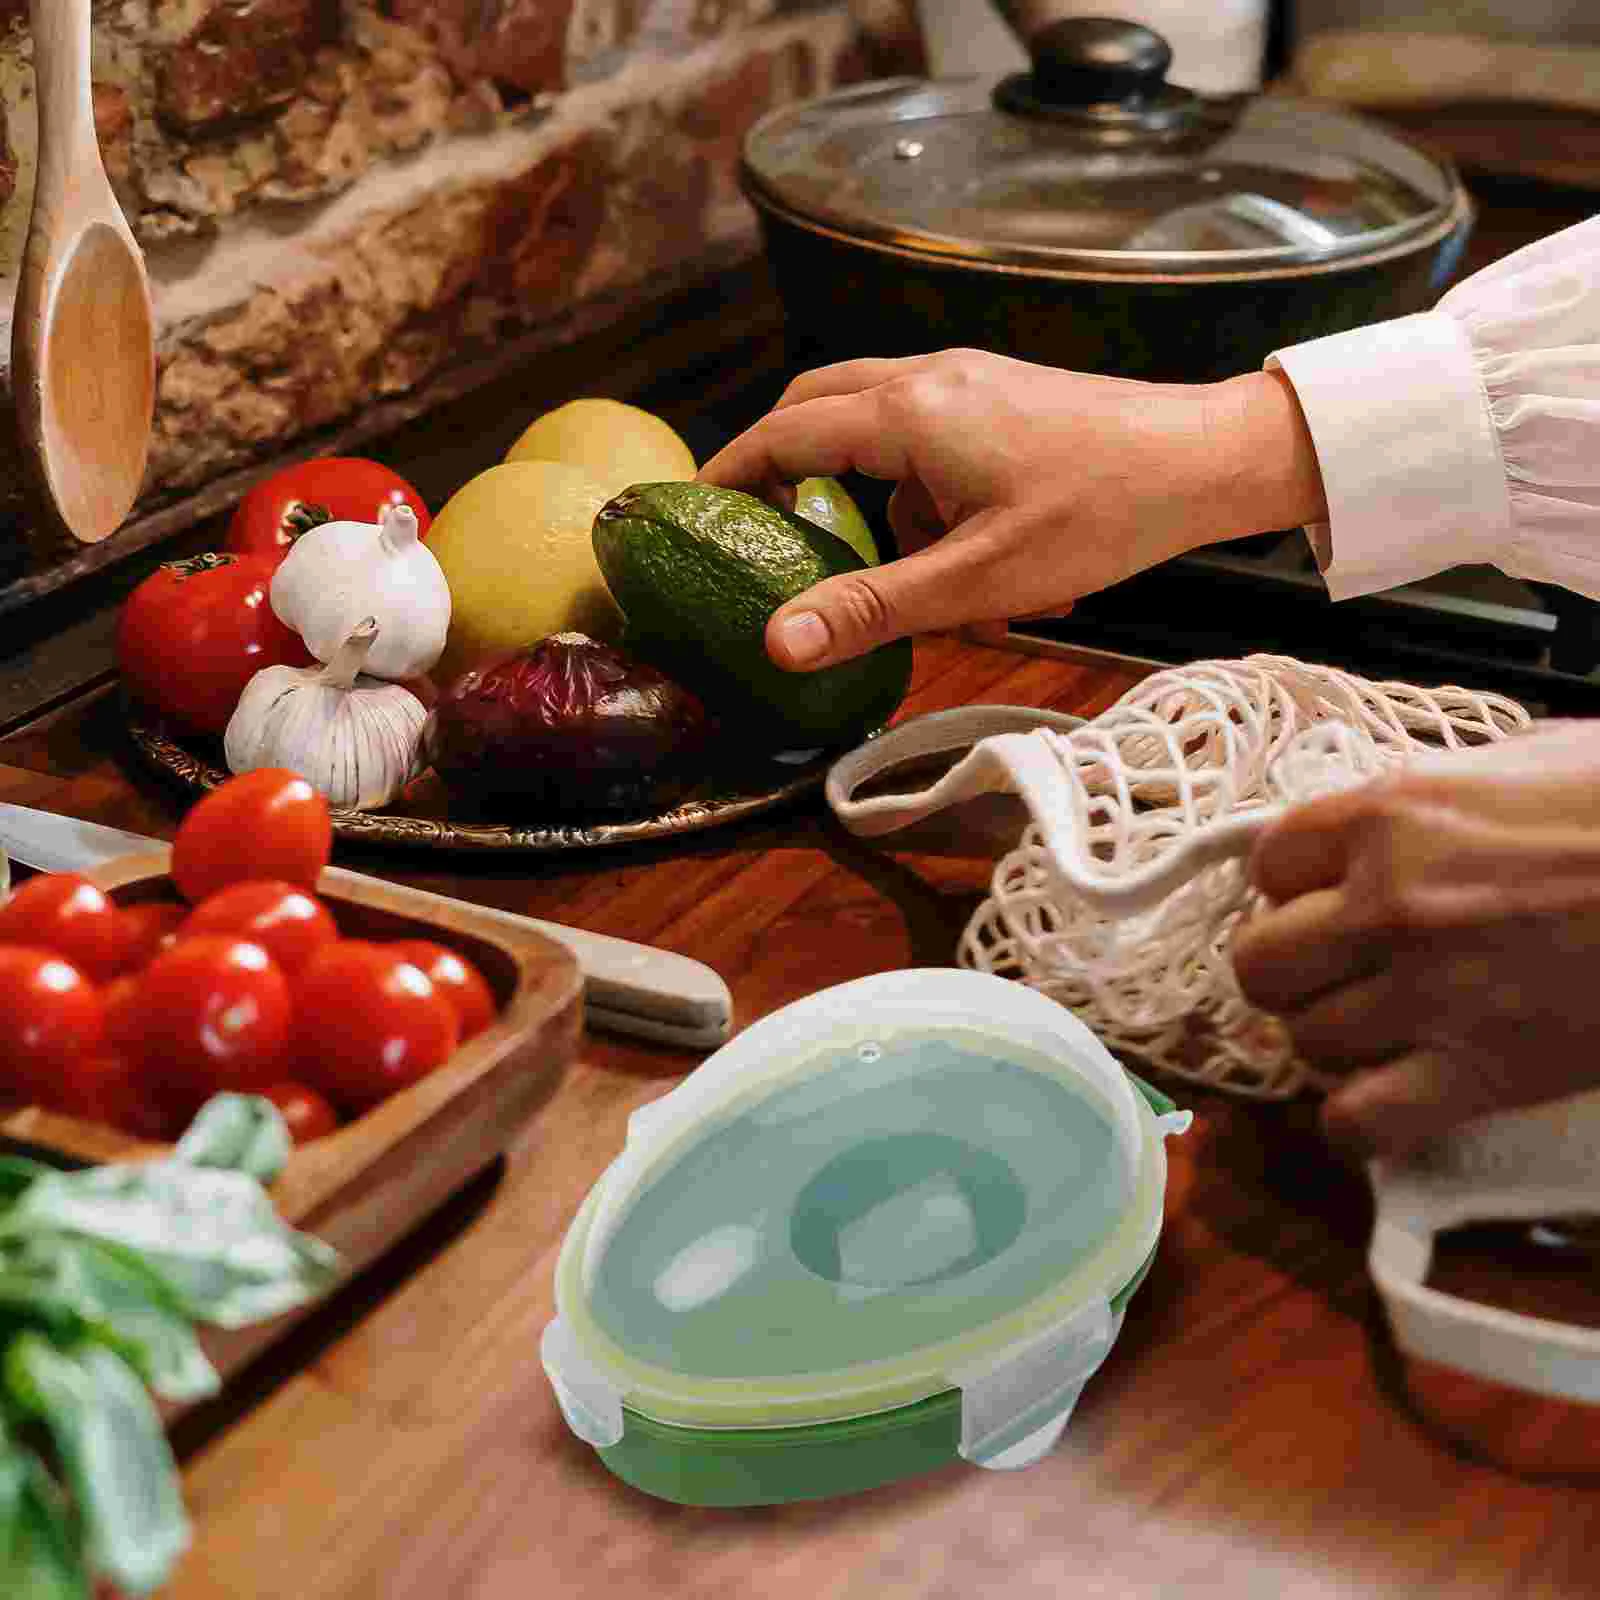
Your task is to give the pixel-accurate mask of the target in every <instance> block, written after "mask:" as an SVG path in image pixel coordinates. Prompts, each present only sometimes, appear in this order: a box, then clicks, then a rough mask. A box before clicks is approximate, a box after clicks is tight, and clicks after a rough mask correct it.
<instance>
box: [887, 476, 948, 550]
mask: <svg viewBox="0 0 1600 1600" xmlns="http://www.w3.org/2000/svg"><path fill="white" fill-rule="evenodd" d="M889 526H890V527H891V528H892V529H893V530H894V536H895V542H896V543H897V544H898V545H899V547H900V553H901V554H902V555H910V554H911V553H912V552H913V551H916V550H921V549H923V548H925V547H926V546H928V545H930V544H932V543H933V542H934V540H936V539H938V538H940V537H941V536H942V535H943V533H944V531H945V524H944V519H943V518H942V517H941V516H940V515H939V508H938V507H937V506H936V505H935V504H934V503H933V496H932V495H931V494H929V493H928V490H927V488H926V486H925V485H924V484H923V482H922V480H921V479H920V478H907V479H905V481H904V482H902V483H901V484H899V485H898V486H897V487H896V489H895V491H894V493H893V494H892V495H890V496H889Z"/></svg>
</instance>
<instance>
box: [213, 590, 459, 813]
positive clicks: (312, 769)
mask: <svg viewBox="0 0 1600 1600" xmlns="http://www.w3.org/2000/svg"><path fill="white" fill-rule="evenodd" d="M381 633H382V629H381V628H380V627H379V625H378V622H377V619H376V618H375V617H371V616H368V617H364V618H363V619H362V620H361V621H360V622H358V623H357V624H356V625H355V627H354V628H352V629H351V630H350V631H349V633H348V634H347V635H346V637H345V638H344V639H343V641H341V643H340V644H339V646H338V648H337V649H336V650H334V651H333V652H331V654H332V659H331V660H330V661H329V662H328V664H327V665H326V666H319V667H268V668H265V669H264V670H263V671H261V672H258V673H257V674H256V675H255V677H253V678H252V679H251V680H250V682H249V683H248V684H246V686H245V691H244V693H243V694H242V695H241V696H240V698H239V704H238V706H237V708H236V709H235V711H234V714H233V716H232V718H231V719H230V720H229V723H228V728H227V732H226V734H225V735H224V737H223V748H224V752H225V754H226V756H227V761H228V767H229V770H230V771H232V772H235V773H239V772H249V771H252V770H254V769H255V768H257V767H287V768H289V769H290V770H291V771H293V772H297V773H299V774H300V776H301V777H303V778H305V779H306V781H307V782H309V783H310V784H312V786H313V787H315V788H316V789H317V790H318V791H319V792H321V793H322V794H323V795H325V796H326V797H327V800H328V802H329V804H330V805H332V806H334V807H336V808H339V809H342V810H352V809H353V810H370V809H371V808H373V807H375V806H381V805H387V804H388V803H389V802H390V801H391V800H393V799H394V797H395V796H396V795H397V794H399V792H400V791H401V790H402V789H403V788H404V787H405V786H406V784H408V783H409V782H410V781H411V780H412V778H414V777H416V776H417V774H418V773H419V772H420V771H421V770H422V765H423V757H422V735H423V727H424V725H425V723H426V722H427V717H428V713H427V709H426V708H425V707H424V706H423V704H422V702H421V701H420V700H419V699H418V698H417V697H416V696H415V695H414V694H412V693H411V691H410V690H409V689H406V688H403V687H402V686H401V685H399V684H397V683H389V682H387V681H385V680H383V679H380V678H375V677H372V676H370V675H369V674H365V673H363V672H361V670H360V669H361V666H362V664H363V662H364V661H366V660H367V659H368V658H369V657H370V655H371V652H372V651H373V649H374V648H375V646H376V645H377V643H378V640H379V638H380V635H381Z"/></svg>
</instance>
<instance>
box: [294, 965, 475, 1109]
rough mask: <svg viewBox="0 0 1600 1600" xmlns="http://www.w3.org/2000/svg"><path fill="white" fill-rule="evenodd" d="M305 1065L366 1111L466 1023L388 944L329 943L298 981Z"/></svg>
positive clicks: (408, 1079) (314, 1079) (427, 1066)
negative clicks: (458, 1017) (461, 1020)
mask: <svg viewBox="0 0 1600 1600" xmlns="http://www.w3.org/2000/svg"><path fill="white" fill-rule="evenodd" d="M294 998H295V1035H296V1045H297V1059H298V1061H299V1065H300V1071H301V1072H302V1073H303V1074H304V1076H305V1077H306V1079H307V1081H308V1082H310V1083H311V1084H312V1085H313V1086H314V1087H316V1088H318V1089H321V1090H322V1091H323V1093H324V1094H326V1095H327V1096H328V1098H329V1099H330V1100H332V1101H333V1102H334V1104H335V1105H340V1106H344V1107H345V1108H347V1109H348V1110H351V1111H357V1112H359V1111H365V1110H366V1109H367V1108H368V1107H369V1106H374V1105H376V1104H377V1103H378V1102H379V1101H380V1100H384V1099H386V1098H387V1097H388V1096H389V1095H391V1094H393V1093H394V1092H395V1091H396V1090H398V1089H405V1088H409V1087H410V1085H412V1084H413V1083H416V1082H417V1081H418V1080H419V1079H421V1078H425V1077H426V1076H427V1075H428V1074H429V1073H430V1072H432V1071H433V1069H434V1068H435V1067H437V1066H439V1065H441V1064H442V1063H443V1062H444V1061H446V1060H448V1059H449V1057H450V1053H451V1052H452V1051H453V1050H454V1049H455V1047H456V1041H457V1038H458V1037H459V1034H460V1024H459V1023H457V1021H456V1013H455V1008H454V1007H453V1006H452V1005H451V1004H450V1002H449V1001H448V1000H447V999H445V997H444V995H442V994H441V993H440V992H439V990H438V989H436V988H435V987H434V985H433V982H432V980H431V979H430V978H429V977H428V976H427V974H426V973H424V972H423V971H421V970H420V969H419V968H418V967H416V966H414V965H413V964H412V963H411V962H409V961H407V960H406V959H405V958H404V957H403V956H400V955H396V954H395V953H394V951H393V950H391V949H388V948H387V947H386V946H384V945H380V944H369V943H367V942H366V941H365V940H361V939H340V940H339V941H338V942H337V943H335V944H327V945H324V946H323V947H322V948H321V949H320V950H319V951H318V952H317V953H316V954H315V955H314V956H313V957H312V958H311V960H310V961H309V962H307V963H306V967H305V970H304V971H303V972H302V973H301V974H300V979H299V982H298V983H297V984H296V985H295V993H294Z"/></svg>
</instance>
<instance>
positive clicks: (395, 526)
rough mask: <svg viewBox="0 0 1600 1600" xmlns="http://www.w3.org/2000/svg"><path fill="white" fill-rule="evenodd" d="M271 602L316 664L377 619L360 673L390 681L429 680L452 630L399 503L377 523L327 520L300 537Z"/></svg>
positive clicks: (439, 589) (433, 570)
mask: <svg viewBox="0 0 1600 1600" xmlns="http://www.w3.org/2000/svg"><path fill="white" fill-rule="evenodd" d="M270 603H271V605H272V609H273V612H274V614H275V615H276V616H277V617H278V618H279V620H280V621H282V622H283V623H284V624H285V625H286V626H288V627H291V628H293V629H294V630H295V631H296V632H297V633H298V634H299V635H300V637H301V638H302V639H303V640H304V641H305V645H306V648H307V649H308V650H309V651H310V652H311V654H312V655H313V656H315V657H316V658H317V660H318V661H322V662H328V661H331V660H332V659H333V656H334V655H335V653H336V652H337V651H338V649H339V648H340V646H341V645H342V644H343V643H344V642H345V641H346V640H347V639H348V638H349V637H350V634H351V631H352V630H353V629H354V628H355V627H356V626H357V625H358V623H359V622H360V620H361V619H362V618H364V617H367V616H371V617H373V618H375V620H376V622H377V624H378V628H379V637H378V638H377V639H376V640H375V641H374V644H373V647H372V649H371V652H370V654H369V655H368V657H367V660H366V664H365V671H366V672H367V673H368V675H369V676H372V677H375V678H382V679H385V680H387V681H391V682H394V681H399V680H402V679H406V678H419V677H422V676H424V675H425V674H427V673H428V672H429V671H430V670H431V669H432V668H433V667H434V666H435V665H436V664H437V662H438V660H439V657H440V656H441V655H442V654H443V652H444V644H445V638H446V636H447V635H448V633H449V630H450V586H449V584H448V583H447V582H446V581H445V576H444V572H443V570H442V569H441V568H440V566H439V563H438V561H437V560H436V559H435V558H434V555H433V553H432V551H430V550H429V549H428V547H427V546H426V545H425V544H423V543H422V540H421V537H420V530H419V528H418V525H417V518H416V513H415V512H413V511H412V509H411V508H410V506H404V505H402V506H391V507H389V508H388V509H387V510H386V511H385V512H384V515H383V520H382V521H381V522H379V523H366V522H325V523H323V524H322V525H321V526H319V527H315V528H312V529H310V530H309V531H308V532H306V533H303V534H302V535H301V536H300V537H299V538H298V539H297V540H296V541H295V542H294V544H293V545H292V546H291V547H290V550H289V553H288V555H287V556H285V557H284V559H283V561H282V562H281V563H280V564H279V566H278V569H277V571H276V572H275V573H274V574H273V579H272V587H271V591H270Z"/></svg>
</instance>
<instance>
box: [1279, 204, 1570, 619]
mask: <svg viewBox="0 0 1600 1600" xmlns="http://www.w3.org/2000/svg"><path fill="white" fill-rule="evenodd" d="M1267 364H1268V366H1276V367H1279V368H1281V369H1282V371H1283V372H1284V373H1285V374H1286V375H1287V376H1288V379H1289V381H1290V382H1291V383H1292V384H1293V385H1294V389H1295V393H1296V395H1297V396H1298V397H1299V401H1300V406H1301V409H1302V410H1303V411H1304V413H1305V417H1306V422H1307V425H1308V426H1309V428H1310V430H1311V437H1312V441H1313V443H1314V444H1315V446H1316V451H1317V459H1318V462H1319V463H1320V465H1321V468H1322V479H1323V485H1324V487H1325V489H1326V491H1327V498H1328V521H1327V523H1326V524H1323V525H1320V526H1318V527H1314V528H1311V529H1309V530H1308V531H1309V532H1310V534H1311V540H1312V545H1313V547H1314V548H1315V549H1316V551H1317V556H1318V560H1319V561H1320V563H1321V565H1322V569H1323V576H1324V577H1325V579H1326V580H1327V584H1328V589H1329V592H1330V593H1331V594H1332V595H1333V597H1334V599H1336V600H1339V599H1345V598H1347V597H1349V596H1351V595H1359V594H1369V593H1371V592H1372V591H1374V590H1377V589H1387V588H1392V587H1394V586H1395V585H1397V584H1402V583H1412V582H1415V581H1416V580H1418V579H1420V578H1426V577H1428V576H1430V575H1431V574H1433V573H1435V572H1440V571H1442V570H1443V569H1444V568H1446V567H1454V566H1462V565H1466V564H1469V563H1474V564H1475V563H1487V564H1492V565H1494V566H1497V567H1499V568H1500V569H1501V570H1502V571H1504V572H1508V573H1510V574H1511V575H1512V576H1513V577H1519V578H1529V579H1537V580H1541V581H1544V582H1547V583H1556V584H1561V585H1563V586H1565V587H1566V588H1568V589H1574V590H1577V591H1578V592H1579V593H1582V594H1586V595H1589V596H1591V597H1593V598H1596V599H1600V217H1595V218H1591V219H1590V220H1589V221H1588V222H1583V223H1580V224H1578V226H1576V227H1573V228H1567V229H1565V230H1564V231H1562V232H1561V233H1557V234H1553V235H1552V236H1551V237H1550V238H1548V239H1543V240H1540V241H1539V243H1537V244H1534V245H1530V246H1528V247H1527V248H1526V249H1524V250H1519V251H1517V252H1516V253H1515V254H1514V255H1510V256H1507V257H1505V258H1504V259H1503V260H1500V261H1497V262H1495V263H1494V265H1493V266H1490V267H1487V268H1485V269H1484V270H1483V271H1482V272H1478V273H1475V274H1474V275H1473V276H1472V277H1470V278H1467V279H1464V280H1463V281H1462V282H1461V283H1459V284H1457V285H1456V287H1455V288H1454V289H1452V290H1451V291H1450V292H1449V293H1448V294H1447V295H1445V296H1444V298H1443V299H1442V300H1441V301H1440V302H1439V304H1438V306H1437V307H1436V308H1435V309H1434V310H1432V311H1426V312H1422V313H1421V314H1419V315H1417V316H1410V317H1400V318H1396V319H1395V320H1393V321H1390V322H1380V323H1375V324H1374V325H1372V326H1371V327H1367V328H1358V329H1356V330H1355V331H1354V332H1351V333H1341V334H1334V335H1332V336H1330V337H1328V338H1325V339H1315V340H1312V341H1311V342H1310V343H1308V344H1301V345H1293V346H1291V347H1289V348H1288V349H1285V350H1279V351H1277V352H1275V353H1274V354H1273V355H1272V356H1271V357H1270V358H1269V359H1268V363H1267Z"/></svg>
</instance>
